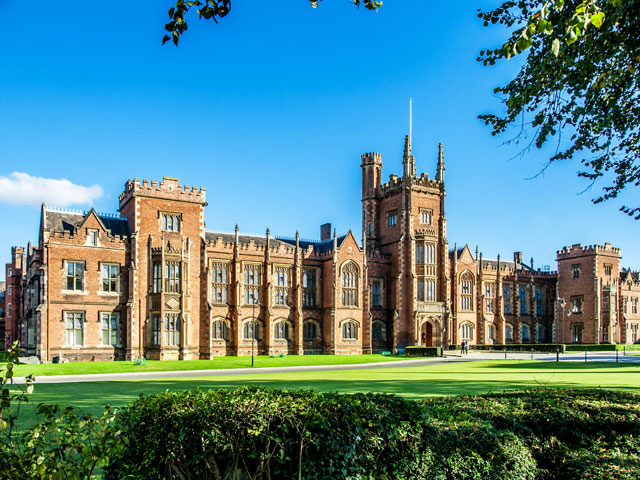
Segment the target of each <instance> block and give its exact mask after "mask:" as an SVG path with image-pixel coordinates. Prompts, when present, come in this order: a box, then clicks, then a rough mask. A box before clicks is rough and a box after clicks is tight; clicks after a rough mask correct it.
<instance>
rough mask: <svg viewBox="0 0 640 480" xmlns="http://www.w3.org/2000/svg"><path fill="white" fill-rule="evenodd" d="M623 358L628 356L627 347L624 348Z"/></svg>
mask: <svg viewBox="0 0 640 480" xmlns="http://www.w3.org/2000/svg"><path fill="white" fill-rule="evenodd" d="M622 356H623V357H626V356H627V346H626V345H625V346H624V347H622Z"/></svg>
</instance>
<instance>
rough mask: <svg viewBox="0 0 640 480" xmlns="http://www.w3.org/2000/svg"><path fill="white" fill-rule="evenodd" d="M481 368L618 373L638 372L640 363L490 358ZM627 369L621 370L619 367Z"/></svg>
mask: <svg viewBox="0 0 640 480" xmlns="http://www.w3.org/2000/svg"><path fill="white" fill-rule="evenodd" d="M482 368H505V369H520V370H557V371H563V372H566V371H579V370H596V369H598V370H607V369H608V370H611V371H612V372H615V373H616V374H618V373H635V374H638V373H640V363H636V362H629V363H625V362H620V363H615V362H598V361H592V362H577V361H570V362H569V361H565V362H563V361H560V362H550V361H548V360H540V361H535V360H534V361H531V360H521V359H515V360H490V361H484V362H482ZM623 368H624V369H627V371H621V369H623ZM599 373H602V372H599Z"/></svg>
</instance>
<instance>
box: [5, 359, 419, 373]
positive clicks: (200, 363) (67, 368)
mask: <svg viewBox="0 0 640 480" xmlns="http://www.w3.org/2000/svg"><path fill="white" fill-rule="evenodd" d="M393 360H408V358H407V357H406V356H404V355H392V356H382V355H287V356H285V357H276V358H271V357H269V356H266V355H265V356H258V357H255V359H254V361H255V366H256V367H297V366H303V365H346V364H355V363H377V362H387V361H393ZM250 367H251V357H235V356H234V357H216V358H215V359H213V360H187V361H185V360H177V361H168V360H163V361H157V360H147V361H146V364H145V365H134V363H133V362H131V361H121V362H69V363H55V364H54V363H43V364H41V365H17V366H16V367H15V368H14V372H15V375H16V376H18V377H24V376H26V375H29V374H30V373H32V374H34V375H35V376H36V377H37V376H43V375H85V374H91V373H130V372H167V371H181V370H212V369H218V368H224V369H228V368H250Z"/></svg>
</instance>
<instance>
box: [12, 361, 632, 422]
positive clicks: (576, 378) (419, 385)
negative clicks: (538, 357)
mask: <svg viewBox="0 0 640 480" xmlns="http://www.w3.org/2000/svg"><path fill="white" fill-rule="evenodd" d="M247 384H254V385H260V386H264V387H274V388H287V389H298V388H309V389H314V390H316V391H319V392H324V391H340V392H386V393H395V394H398V395H402V396H406V397H409V398H415V399H419V398H423V397H427V396H432V395H458V394H477V393H485V392H501V391H504V390H511V389H523V388H531V387H540V386H545V387H587V388H588V387H593V388H597V387H602V388H610V389H616V390H626V391H629V392H635V393H640V366H638V365H628V364H627V365H625V364H615V363H604V362H601V363H597V362H593V363H587V364H585V363H578V362H571V363H569V362H565V363H560V364H558V363H556V362H538V361H528V360H522V361H520V360H509V361H478V362H468V363H449V364H434V365H430V366H425V367H401V368H389V369H372V370H345V371H333V372H331V371H329V372H295V373H278V374H262V375H260V374H253V375H251V374H248V375H245V374H243V375H229V376H220V377H215V378H211V377H210V378H185V379H179V378H176V379H158V380H141V381H135V380H127V381H116V382H89V383H66V384H41V385H38V384H37V383H36V387H35V391H34V393H33V395H32V396H31V399H32V402H33V404H34V405H35V404H38V403H40V402H44V403H58V404H60V405H73V406H75V407H78V408H80V409H81V410H82V411H83V412H90V413H94V414H99V413H101V411H102V408H103V406H104V405H105V404H109V405H112V406H120V405H126V404H127V403H129V402H131V401H132V400H134V399H135V398H137V397H138V395H139V394H141V393H156V392H162V391H165V390H170V391H174V390H185V389H190V388H196V387H199V388H202V389H211V388H235V387H238V386H240V385H247ZM25 414H26V415H25V418H24V421H25V422H31V421H33V420H34V418H35V417H34V409H33V407H32V406H31V405H28V406H27V408H26V410H25ZM21 423H22V422H21ZM22 425H24V423H22Z"/></svg>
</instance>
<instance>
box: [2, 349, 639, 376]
mask: <svg viewBox="0 0 640 480" xmlns="http://www.w3.org/2000/svg"><path fill="white" fill-rule="evenodd" d="M504 359H505V355H504V353H501V352H470V353H469V354H468V355H461V354H460V353H459V352H447V353H446V355H445V356H444V358H440V357H438V358H419V359H415V360H394V361H390V362H380V363H359V364H351V365H308V366H301V367H267V368H229V369H216V370H180V371H170V372H131V373H99V374H93V375H49V376H46V375H42V376H39V377H36V382H37V383H38V384H43V383H80V382H110V381H120V380H157V379H163V378H175V379H179V378H193V377H201V378H202V377H219V376H227V375H260V374H265V373H293V372H328V371H340V370H373V369H381V368H404V367H424V366H427V365H436V364H442V363H455V362H473V361H480V360H504ZM533 359H534V360H538V361H554V362H555V361H556V354H555V353H534V355H533ZM509 360H531V353H507V361H509ZM587 360H588V362H615V361H616V353H615V352H589V353H587ZM560 361H561V362H567V361H569V362H584V352H572V353H565V354H561V355H560ZM618 362H619V363H625V364H635V365H638V366H640V355H627V356H624V355H622V353H621V352H619V354H618ZM14 381H15V383H17V384H22V383H24V378H23V377H16V378H15V379H14Z"/></svg>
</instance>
